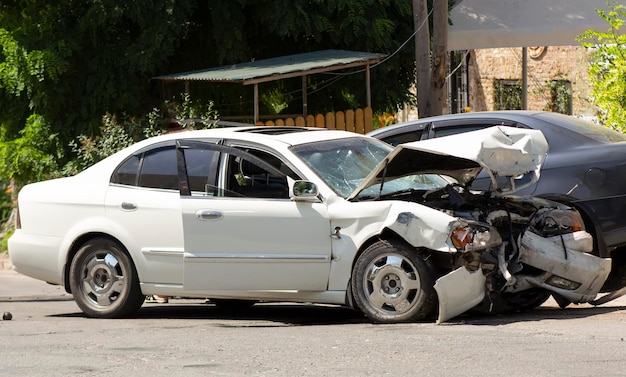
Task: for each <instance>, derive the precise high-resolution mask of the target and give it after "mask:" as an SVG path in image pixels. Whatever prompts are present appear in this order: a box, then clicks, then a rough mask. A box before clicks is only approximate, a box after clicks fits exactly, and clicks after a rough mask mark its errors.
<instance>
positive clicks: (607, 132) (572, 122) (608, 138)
mask: <svg viewBox="0 0 626 377" xmlns="http://www.w3.org/2000/svg"><path fill="white" fill-rule="evenodd" d="M537 117H538V118H543V119H544V120H546V121H548V122H552V123H554V124H557V125H559V126H561V127H563V128H566V129H568V130H570V131H572V132H576V133H577V134H580V135H583V136H585V137H588V138H590V139H593V140H595V141H598V142H601V143H617V142H620V141H626V135H624V134H623V133H621V132H617V131H615V130H613V129H611V128H608V127H604V126H601V125H599V124H596V123H593V122H590V121H588V120H584V119H580V118H576V117H573V116H568V115H563V114H558V113H545V114H540V115H538V116H537Z"/></svg>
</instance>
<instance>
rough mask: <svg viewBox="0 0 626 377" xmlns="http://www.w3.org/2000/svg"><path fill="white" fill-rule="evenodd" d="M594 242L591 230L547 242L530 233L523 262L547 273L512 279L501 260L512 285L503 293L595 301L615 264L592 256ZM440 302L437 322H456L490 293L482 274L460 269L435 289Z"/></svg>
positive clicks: (523, 249) (525, 238)
mask: <svg viewBox="0 0 626 377" xmlns="http://www.w3.org/2000/svg"><path fill="white" fill-rule="evenodd" d="M592 244H593V239H592V236H591V235H590V234H589V233H587V232H586V231H578V232H574V233H569V234H564V235H557V236H552V237H542V236H539V235H537V234H535V233H533V232H526V233H525V234H524V236H523V237H522V239H521V246H520V253H519V262H521V263H524V264H526V265H529V266H532V267H535V268H537V269H539V270H542V271H544V272H543V273H541V274H538V275H537V274H535V275H523V274H517V275H513V274H510V273H509V272H508V271H509V266H508V264H507V262H505V261H504V260H503V259H501V260H499V266H498V269H499V271H500V273H501V274H502V275H503V276H504V277H505V279H506V280H507V283H506V285H505V286H504V288H503V291H506V292H521V291H524V290H527V289H530V288H534V287H541V288H544V289H547V290H548V291H550V292H553V293H556V294H558V295H560V296H562V297H563V298H565V299H567V300H569V301H571V302H573V303H581V302H591V301H593V300H594V299H595V298H596V296H597V294H598V292H599V291H600V289H601V287H602V285H603V284H604V282H605V281H606V278H607V277H608V275H609V272H610V270H611V260H610V259H608V258H598V257H596V256H593V255H591V254H589V252H590V251H591V250H592ZM435 290H436V291H437V296H438V298H439V316H438V318H437V323H442V322H444V321H447V320H449V319H451V318H454V317H456V316H458V315H460V314H462V313H464V312H466V311H468V310H470V309H471V308H473V307H474V306H476V305H478V304H479V303H480V302H481V301H482V300H483V299H484V297H485V295H486V294H487V287H486V278H485V276H484V274H483V273H482V270H477V271H473V272H470V271H469V270H468V269H467V268H466V267H459V268H457V269H456V270H454V271H452V272H451V273H449V274H447V275H444V276H442V277H441V278H439V279H438V280H437V282H436V284H435Z"/></svg>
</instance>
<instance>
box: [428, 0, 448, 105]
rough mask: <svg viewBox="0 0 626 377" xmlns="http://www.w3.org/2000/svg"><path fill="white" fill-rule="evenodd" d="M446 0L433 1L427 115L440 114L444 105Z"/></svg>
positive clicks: (446, 40) (445, 94)
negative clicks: (431, 50) (431, 65)
mask: <svg viewBox="0 0 626 377" xmlns="http://www.w3.org/2000/svg"><path fill="white" fill-rule="evenodd" d="M447 50H448V0H434V1H433V59H432V62H433V63H432V64H433V71H432V80H431V87H430V96H429V105H428V109H427V112H428V116H432V115H441V114H443V112H444V106H445V105H446V98H447V94H448V93H447V92H448V91H447V90H446V73H447V69H448V51H447Z"/></svg>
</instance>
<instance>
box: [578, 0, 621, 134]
mask: <svg viewBox="0 0 626 377" xmlns="http://www.w3.org/2000/svg"><path fill="white" fill-rule="evenodd" d="M598 14H599V15H600V17H602V18H603V19H604V20H605V21H606V22H607V24H608V30H607V31H604V32H603V31H597V30H589V31H587V32H585V33H584V34H583V35H581V36H580V37H579V39H578V40H579V42H580V43H581V45H582V46H584V47H586V48H587V49H588V51H589V52H590V60H591V64H590V67H589V76H590V81H591V84H592V88H593V89H592V93H591V97H592V99H593V101H594V104H595V105H596V106H597V107H598V108H600V109H601V111H600V113H599V114H598V116H599V119H600V120H601V121H602V122H603V123H604V124H605V125H607V126H609V127H611V128H613V129H616V130H618V131H622V132H626V34H624V33H622V34H620V29H621V28H622V27H623V26H624V22H626V6H624V5H620V4H617V3H615V2H613V3H612V4H611V5H610V10H608V11H604V10H598Z"/></svg>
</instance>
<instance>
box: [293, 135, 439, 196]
mask: <svg viewBox="0 0 626 377" xmlns="http://www.w3.org/2000/svg"><path fill="white" fill-rule="evenodd" d="M292 151H293V152H294V153H295V154H296V155H297V156H298V157H300V159H302V160H303V161H304V162H305V163H306V164H307V165H308V166H309V167H310V168H311V169H312V170H313V171H314V172H315V173H316V174H317V175H318V176H319V177H320V178H321V179H322V180H323V181H324V182H325V183H326V184H327V185H328V186H329V187H330V188H331V189H333V191H335V192H336V193H337V194H338V195H340V196H342V197H344V198H347V197H348V196H350V194H352V192H353V191H354V190H355V189H356V188H357V187H358V186H359V185H360V184H361V182H362V181H363V180H364V179H365V178H366V177H367V176H368V174H369V173H370V172H371V171H372V170H374V168H375V167H376V165H378V164H379V163H380V162H381V161H382V160H383V159H384V158H385V157H386V156H387V155H388V154H389V153H390V152H391V151H392V147H391V146H389V145H388V144H386V143H383V142H381V141H379V140H375V139H370V138H363V137H354V138H346V139H337V140H328V141H322V142H316V143H308V144H303V145H299V146H295V147H293V148H292ZM448 183H450V182H449V181H447V180H445V179H443V178H442V177H440V176H438V175H436V174H415V175H409V176H404V177H399V178H395V179H393V180H391V181H385V182H384V184H383V191H382V194H383V195H385V194H390V193H393V192H399V191H407V190H412V189H413V190H416V189H426V190H429V189H433V188H436V187H443V186H445V185H446V184H448ZM380 191H381V190H380V183H376V184H374V185H372V186H369V187H368V188H366V189H365V190H363V191H361V193H360V194H359V196H358V197H357V199H365V198H374V197H378V196H379V194H381V192H380Z"/></svg>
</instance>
